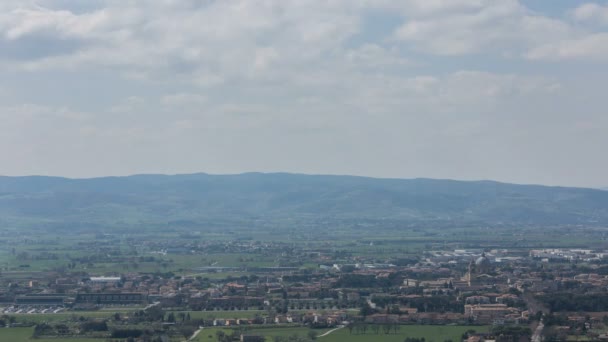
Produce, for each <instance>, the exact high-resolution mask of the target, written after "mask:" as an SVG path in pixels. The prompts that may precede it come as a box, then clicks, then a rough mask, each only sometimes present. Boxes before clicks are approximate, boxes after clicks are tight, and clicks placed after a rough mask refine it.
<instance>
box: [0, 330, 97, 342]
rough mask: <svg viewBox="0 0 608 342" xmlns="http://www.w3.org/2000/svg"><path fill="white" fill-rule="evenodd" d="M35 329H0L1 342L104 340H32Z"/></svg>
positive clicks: (80, 341) (92, 341)
mask: <svg viewBox="0 0 608 342" xmlns="http://www.w3.org/2000/svg"><path fill="white" fill-rule="evenodd" d="M33 331H34V328H3V329H0V341H6V342H26V341H27V342H32V341H36V342H95V341H103V340H102V339H93V338H51V339H45V338H41V339H32V338H31V337H32V332H33Z"/></svg>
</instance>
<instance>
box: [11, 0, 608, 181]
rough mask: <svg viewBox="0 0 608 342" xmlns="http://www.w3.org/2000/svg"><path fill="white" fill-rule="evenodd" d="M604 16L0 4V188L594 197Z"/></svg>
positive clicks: (52, 0)
mask: <svg viewBox="0 0 608 342" xmlns="http://www.w3.org/2000/svg"><path fill="white" fill-rule="evenodd" d="M607 64H608V3H607V2H606V1H599V2H586V1H565V0H551V1H540V0H525V1H516V0H501V1H490V0H374V1H372V0H325V1H321V0H302V1H284V0H259V1H257V0H256V1H250V0H224V1H216V0H180V1H173V0H159V1H150V2H141V1H128V0H127V1H125V0H107V1H103V0H94V1H86V2H83V1H70V0H37V1H35V0H26V1H23V0H5V1H2V2H0V73H1V74H0V75H2V77H0V174H4V175H29V174H44V175H60V176H69V177H94V176H105V175H127V174H134V173H189V172H209V173H238V172H247V171H264V172H273V171H286V172H301V173H323V174H354V175H365V176H374V177H399V178H412V177H431V178H453V179H465V180H471V179H494V180H500V181H506V182H517V183H538V184H551V185H574V186H588V187H599V186H608V179H606V176H605V170H606V169H608V158H606V157H605V151H604V149H605V146H608V134H605V132H606V131H607V130H608V115H607V113H606V96H605V83H606V82H605V80H606V79H608V67H607V66H608V65H607Z"/></svg>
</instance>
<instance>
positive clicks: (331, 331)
mask: <svg viewBox="0 0 608 342" xmlns="http://www.w3.org/2000/svg"><path fill="white" fill-rule="evenodd" d="M342 328H344V326H343V325H341V326H339V327H337V328H335V329H331V330H330V331H328V332H326V333H324V334H322V335H319V336H317V337H323V336H327V335H329V334H331V333H333V332H334V331H336V330H340V329H342Z"/></svg>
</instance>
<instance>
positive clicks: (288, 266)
mask: <svg viewBox="0 0 608 342" xmlns="http://www.w3.org/2000/svg"><path fill="white" fill-rule="evenodd" d="M235 234H236V235H238V233H235ZM422 234H423V235H424V234H426V233H422ZM479 234H482V233H479ZM172 236H173V238H163V239H160V238H157V239H144V238H134V237H133V236H128V235H125V236H121V235H119V234H111V233H107V234H97V235H96V236H95V237H94V238H93V239H92V240H93V241H91V240H90V239H80V238H73V239H74V240H73V245H71V246H68V245H66V242H64V241H44V240H36V239H32V238H27V239H16V240H14V241H13V243H12V244H11V245H13V246H15V247H13V248H11V249H10V251H9V253H7V254H8V255H7V256H6V257H7V258H8V260H15V261H16V262H15V263H6V264H5V265H7V266H5V267H4V269H3V270H2V273H1V275H0V277H1V278H0V279H1V281H2V289H3V291H2V293H1V294H0V311H1V314H2V316H1V317H2V319H1V320H0V324H2V325H4V326H5V327H9V328H11V329H9V330H8V331H20V332H23V333H26V332H29V333H30V334H31V335H32V336H33V337H36V338H38V339H42V340H44V339H45V338H48V339H51V338H57V337H62V338H91V339H94V338H97V339H102V340H103V339H107V340H134V341H154V340H158V339H160V340H163V341H171V340H175V341H181V340H191V341H232V340H243V341H258V340H263V339H267V340H271V339H272V340H273V341H282V340H285V341H287V340H289V339H290V338H291V340H298V339H299V340H304V341H305V340H310V339H316V338H323V339H324V340H327V341H333V340H341V339H345V338H348V336H350V337H351V338H352V337H355V336H362V337H364V336H367V335H373V334H377V335H387V336H388V335H390V336H392V335H399V336H404V338H412V339H415V338H423V337H425V335H426V337H427V340H429V339H428V337H429V336H435V335H433V334H436V333H437V332H430V331H427V330H425V329H429V328H430V329H433V328H434V327H435V329H436V328H437V327H441V328H442V329H443V331H442V332H440V333H439V335H437V336H435V338H431V340H435V341H448V340H451V341H460V340H466V341H520V340H533V341H534V340H539V338H540V337H539V336H540V334H542V336H544V339H545V340H567V339H569V338H588V339H593V340H608V334H607V332H608V310H607V309H606V308H608V250H605V249H602V248H601V247H600V246H601V244H600V245H598V248H534V249H532V248H527V247H526V248H521V247H515V248H513V247H511V248H507V247H502V248H501V247H497V248H470V247H467V248H449V247H458V246H462V245H466V244H464V243H462V242H444V243H433V244H431V245H428V243H424V246H422V245H420V244H416V243H413V244H410V245H409V246H410V247H409V248H411V249H408V250H407V251H405V252H404V251H403V248H402V247H399V246H402V245H403V242H399V241H396V242H395V241H390V240H383V239H375V240H374V239H364V240H363V241H358V242H355V241H353V242H348V241H344V242H343V246H344V248H337V247H335V246H332V245H330V244H327V243H324V242H321V241H313V240H310V241H308V242H303V243H301V244H294V243H292V242H289V241H281V240H274V241H266V242H261V241H257V240H253V239H240V240H223V239H216V240H207V239H203V238H202V237H201V236H199V235H196V234H195V235H194V236H189V235H184V233H179V234H177V236H176V235H175V234H173V235H172ZM516 236H517V235H516ZM455 240H458V239H455ZM514 240H516V241H517V237H515V238H514ZM503 244H504V245H513V241H505V242H504V243H503ZM41 245H45V246H47V247H45V248H41V247H40V246H41ZM52 246H56V247H52ZM428 247H431V248H429V249H427V248H428ZM70 249H73V250H72V251H70V252H67V253H65V251H66V250H70ZM60 250H61V251H62V252H58V251H60ZM83 251H86V253H83ZM357 251H360V253H358V252H357ZM382 253H384V254H382ZM8 265H14V266H12V267H10V266H8ZM420 329H422V330H420ZM277 332H278V333H277ZM409 332H411V334H412V335H408V333H409ZM273 334H274V335H273ZM321 336H322V337H321ZM407 336H409V337H407Z"/></svg>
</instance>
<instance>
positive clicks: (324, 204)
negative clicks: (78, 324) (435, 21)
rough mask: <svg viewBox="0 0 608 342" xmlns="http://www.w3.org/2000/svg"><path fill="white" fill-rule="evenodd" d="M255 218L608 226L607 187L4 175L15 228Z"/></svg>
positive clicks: (262, 176)
mask: <svg viewBox="0 0 608 342" xmlns="http://www.w3.org/2000/svg"><path fill="white" fill-rule="evenodd" d="M252 217H262V218H264V219H266V220H269V221H273V220H275V221H280V220H283V219H285V218H303V217H305V218H314V217H325V218H332V219H338V220H361V219H366V220H382V219H391V220H397V221H403V222H414V223H415V222H451V223H459V224H470V223H475V224H480V223H482V224H488V225H498V224H504V223H505V222H506V223H509V224H527V225H530V224H533V225H540V226H545V225H556V224H583V225H604V224H608V192H606V191H603V190H598V189H589V188H574V187H561V186H546V185H523V184H510V183H504V182H497V181H491V180H479V181H459V180H445V179H431V178H415V179H398V178H371V177H362V176H340V175H305V174H292V173H259V172H249V173H243V174H233V175H212V174H207V173H194V174H181V175H162V174H154V175H153V174H139V175H131V176H112V177H97V178H86V179H73V178H63V177H52V176H21V177H8V176H0V218H3V219H4V222H5V223H6V224H9V225H10V224H17V223H23V222H31V224H32V225H35V224H36V223H37V222H38V223H39V224H43V223H44V224H46V223H48V222H54V223H56V224H62V223H77V224H95V225H102V226H103V225H108V226H115V225H118V224H131V225H138V224H141V225H143V224H144V223H150V222H167V221H187V222H194V223H196V222H206V221H208V220H209V219H210V218H222V219H223V218H231V219H243V220H247V219H250V218H252ZM40 222H42V223H40Z"/></svg>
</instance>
